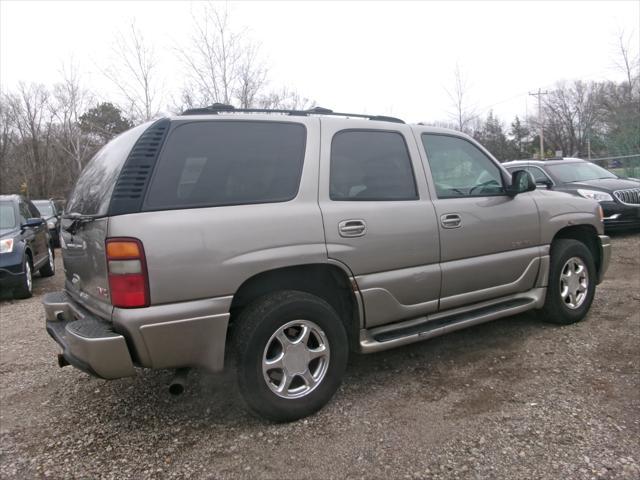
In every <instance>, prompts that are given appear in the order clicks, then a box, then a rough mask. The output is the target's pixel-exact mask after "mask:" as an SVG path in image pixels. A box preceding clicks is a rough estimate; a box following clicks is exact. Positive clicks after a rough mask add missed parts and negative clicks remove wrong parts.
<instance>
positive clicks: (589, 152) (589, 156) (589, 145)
mask: <svg viewBox="0 0 640 480" xmlns="http://www.w3.org/2000/svg"><path fill="white" fill-rule="evenodd" d="M587 155H588V156H587V158H588V159H589V161H591V139H590V138H589V137H587Z"/></svg>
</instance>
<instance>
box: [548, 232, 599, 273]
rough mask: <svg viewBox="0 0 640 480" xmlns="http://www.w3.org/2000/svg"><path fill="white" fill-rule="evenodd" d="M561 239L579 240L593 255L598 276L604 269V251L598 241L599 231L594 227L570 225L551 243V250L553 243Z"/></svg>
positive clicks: (557, 233) (558, 233)
mask: <svg viewBox="0 0 640 480" xmlns="http://www.w3.org/2000/svg"><path fill="white" fill-rule="evenodd" d="M559 239H571V240H577V241H578V242H580V243H583V244H584V245H586V247H587V248H588V249H589V251H590V252H591V254H592V255H593V261H594V263H595V264H596V271H597V272H598V275H599V274H600V270H601V269H602V251H601V250H602V249H601V247H600V242H599V241H598V231H597V230H596V229H595V227H593V225H570V226H567V227H564V228H561V229H560V230H558V232H556V234H555V235H554V237H553V240H552V241H551V248H552V249H553V243H554V242H555V241H556V240H559Z"/></svg>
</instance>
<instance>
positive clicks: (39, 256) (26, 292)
mask: <svg viewBox="0 0 640 480" xmlns="http://www.w3.org/2000/svg"><path fill="white" fill-rule="evenodd" d="M53 260H54V259H53V247H52V245H51V238H50V236H49V231H48V229H47V224H46V222H45V221H44V220H43V219H42V218H40V212H39V211H38V209H36V207H35V206H34V205H33V203H31V202H30V201H28V200H25V199H24V198H23V197H21V196H19V195H0V289H1V290H2V292H3V293H4V292H8V291H9V290H11V291H13V294H14V296H15V297H17V298H27V297H30V296H31V295H32V292H33V272H35V271H40V275H41V276H43V277H50V276H52V275H53V274H55V263H54V261H53Z"/></svg>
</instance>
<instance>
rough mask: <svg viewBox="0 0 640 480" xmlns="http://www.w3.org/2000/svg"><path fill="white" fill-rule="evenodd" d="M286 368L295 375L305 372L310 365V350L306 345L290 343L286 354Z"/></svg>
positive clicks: (284, 362)
mask: <svg viewBox="0 0 640 480" xmlns="http://www.w3.org/2000/svg"><path fill="white" fill-rule="evenodd" d="M283 364H284V368H285V369H286V370H287V373H289V374H291V375H294V374H299V373H304V372H305V371H306V370H307V367H308V366H309V352H308V350H307V348H306V346H305V345H302V344H300V345H289V346H288V347H287V351H286V352H285V354H284V359H283Z"/></svg>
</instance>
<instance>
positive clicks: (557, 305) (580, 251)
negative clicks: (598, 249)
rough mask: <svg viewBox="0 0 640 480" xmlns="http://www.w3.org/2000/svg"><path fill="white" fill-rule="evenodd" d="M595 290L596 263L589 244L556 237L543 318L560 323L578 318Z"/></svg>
mask: <svg viewBox="0 0 640 480" xmlns="http://www.w3.org/2000/svg"><path fill="white" fill-rule="evenodd" d="M595 291H596V267H595V262H594V259H593V255H592V254H591V251H590V250H589V248H587V246H586V245H585V244H584V243H582V242H579V241H577V240H572V239H560V240H556V241H555V242H554V243H553V245H552V246H551V268H550V271H549V285H548V286H547V297H546V299H545V304H544V307H543V308H542V317H543V319H544V320H545V321H547V322H551V323H556V324H560V325H569V324H572V323H576V322H579V321H580V320H582V319H583V318H584V317H585V316H586V315H587V313H588V312H589V308H590V307H591V303H592V302H593V297H594V295H595Z"/></svg>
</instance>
